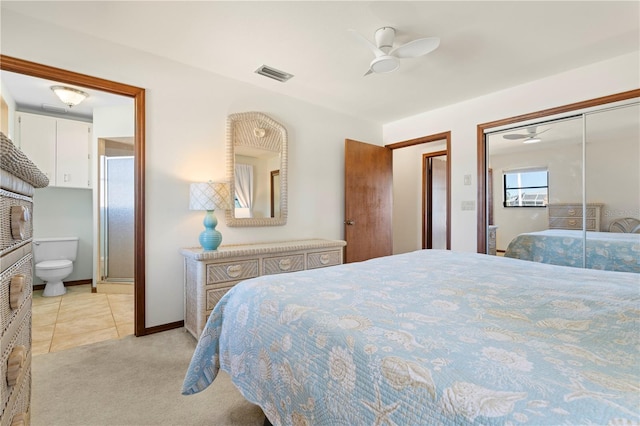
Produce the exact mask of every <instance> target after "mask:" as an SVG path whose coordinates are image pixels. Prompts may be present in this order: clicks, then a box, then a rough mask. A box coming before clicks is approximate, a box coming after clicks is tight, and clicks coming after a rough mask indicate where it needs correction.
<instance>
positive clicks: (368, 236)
mask: <svg viewBox="0 0 640 426" xmlns="http://www.w3.org/2000/svg"><path fill="white" fill-rule="evenodd" d="M344 169H345V179H344V187H345V191H344V194H345V204H344V205H345V207H344V212H345V226H344V236H345V237H344V238H345V240H346V241H347V246H346V248H345V262H346V263H349V262H359V261H362V260H367V259H371V258H374V257H381V256H388V255H390V254H392V252H393V238H392V237H393V232H392V231H393V223H392V220H391V219H392V211H393V188H392V183H393V182H392V179H393V162H392V153H391V149H389V148H386V147H383V146H378V145H371V144H368V143H363V142H358V141H354V140H350V139H346V140H345V164H344Z"/></svg>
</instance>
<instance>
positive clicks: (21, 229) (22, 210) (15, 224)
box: [11, 206, 31, 240]
mask: <svg viewBox="0 0 640 426" xmlns="http://www.w3.org/2000/svg"><path fill="white" fill-rule="evenodd" d="M30 219H31V213H29V209H28V208H27V207H25V206H11V237H12V238H13V239H14V240H24V239H25V238H26V231H27V230H26V224H27V223H28V222H29V220H30Z"/></svg>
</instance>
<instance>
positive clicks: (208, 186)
mask: <svg viewBox="0 0 640 426" xmlns="http://www.w3.org/2000/svg"><path fill="white" fill-rule="evenodd" d="M230 208H231V196H230V192H229V185H228V184H227V183H226V182H212V181H209V182H198V183H192V184H191V186H190V188H189V210H206V212H207V213H206V214H205V216H204V221H203V224H204V228H205V229H204V231H202V233H200V237H199V241H200V245H201V246H202V248H203V249H204V250H217V249H218V246H219V245H220V243H221V242H222V234H221V233H220V231H218V230H217V229H216V225H218V219H216V215H215V214H214V210H215V209H221V210H228V209H230Z"/></svg>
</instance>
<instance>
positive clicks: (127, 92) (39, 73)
mask: <svg viewBox="0 0 640 426" xmlns="http://www.w3.org/2000/svg"><path fill="white" fill-rule="evenodd" d="M0 69H1V70H3V71H10V72H14V73H18V74H24V75H29V76H31V77H38V78H43V79H47V80H55V81H59V82H61V83H67V84H73V85H77V86H83V87H86V88H89V89H94V90H100V91H103V92H108V93H113V94H115V95H120V96H126V97H130V98H133V102H134V114H135V117H134V126H135V131H134V141H135V143H134V147H135V148H134V156H135V159H134V191H135V195H134V221H135V223H134V248H135V257H134V290H133V293H134V314H133V316H134V326H133V328H134V333H135V335H136V336H144V335H146V334H150V333H152V332H155V331H162V330H160V329H158V330H156V328H158V327H154V329H153V330H150V329H147V328H146V324H145V288H146V285H145V281H146V280H145V193H144V189H145V89H142V88H140V87H135V86H130V85H128V84H123V83H118V82H115V81H110V80H105V79H102V78H98V77H92V76H89V75H85V74H79V73H76V72H73V71H67V70H63V69H60V68H55V67H50V66H47V65H42V64H38V63H35V62H30V61H26V60H23V59H18V58H14V57H10V56H5V55H2V54H0ZM94 261H95V259H94ZM160 328H162V329H164V328H163V327H160Z"/></svg>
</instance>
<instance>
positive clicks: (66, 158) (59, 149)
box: [15, 112, 92, 188]
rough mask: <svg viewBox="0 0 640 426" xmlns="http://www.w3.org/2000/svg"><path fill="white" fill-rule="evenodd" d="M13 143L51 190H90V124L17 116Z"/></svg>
mask: <svg viewBox="0 0 640 426" xmlns="http://www.w3.org/2000/svg"><path fill="white" fill-rule="evenodd" d="M16 120H17V123H16V138H15V139H16V142H17V145H18V147H19V148H20V150H22V152H24V153H25V154H26V155H27V156H28V157H29V158H31V159H32V161H33V162H34V163H35V164H36V166H38V168H39V169H40V170H42V172H43V173H44V174H45V175H46V176H47V177H48V178H49V181H50V186H58V187H66V188H90V187H91V179H90V175H89V173H90V166H91V164H90V162H91V158H90V152H91V131H92V126H91V123H86V122H83V121H76V120H67V119H62V118H55V117H49V116H45V115H38V114H30V113H24V112H20V113H17V114H16Z"/></svg>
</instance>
